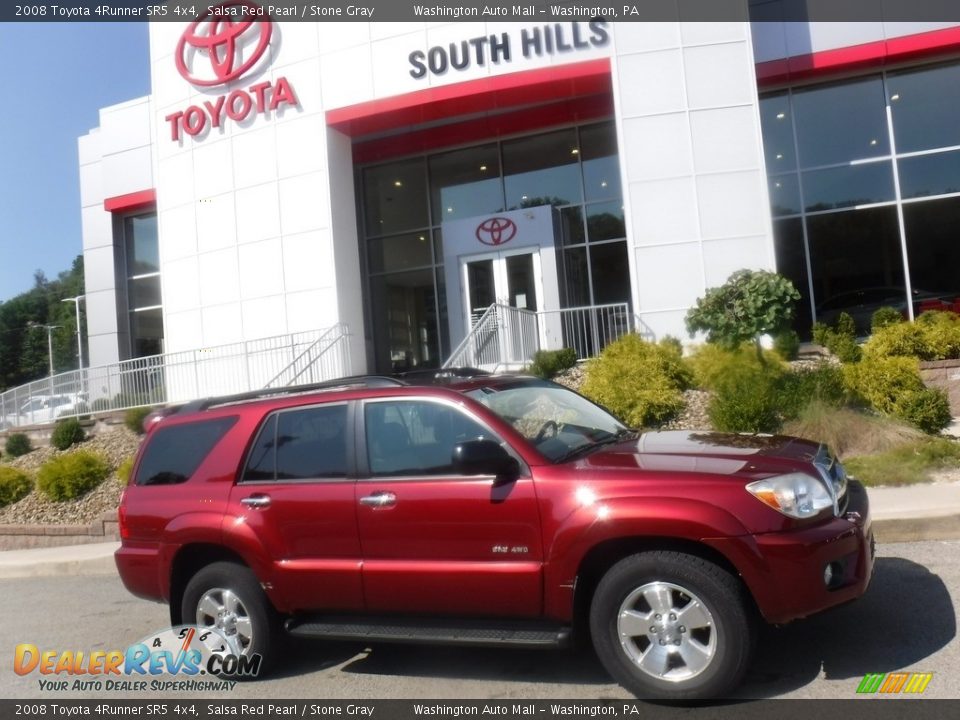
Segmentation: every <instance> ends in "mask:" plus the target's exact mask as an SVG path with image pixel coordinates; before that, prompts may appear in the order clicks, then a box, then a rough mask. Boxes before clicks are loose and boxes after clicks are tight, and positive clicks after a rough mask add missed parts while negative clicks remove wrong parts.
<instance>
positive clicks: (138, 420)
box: [123, 407, 153, 435]
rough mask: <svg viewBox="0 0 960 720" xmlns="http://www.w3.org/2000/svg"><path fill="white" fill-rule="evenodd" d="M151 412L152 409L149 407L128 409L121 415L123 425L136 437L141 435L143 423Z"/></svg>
mask: <svg viewBox="0 0 960 720" xmlns="http://www.w3.org/2000/svg"><path fill="white" fill-rule="evenodd" d="M151 412H153V408H150V407H135V408H130V409H129V410H127V412H125V413H124V415H123V424H124V425H126V426H127V427H128V428H130V430H132V431H133V432H135V433H136V434H137V435H143V432H144V430H143V421H144V420H145V419H146V417H147V415H149V414H150V413H151Z"/></svg>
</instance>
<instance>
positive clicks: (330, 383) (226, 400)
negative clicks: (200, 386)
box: [175, 375, 408, 413]
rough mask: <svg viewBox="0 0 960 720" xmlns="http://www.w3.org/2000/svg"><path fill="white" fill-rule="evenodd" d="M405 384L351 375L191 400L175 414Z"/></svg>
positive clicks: (385, 379)
mask: <svg viewBox="0 0 960 720" xmlns="http://www.w3.org/2000/svg"><path fill="white" fill-rule="evenodd" d="M407 384H408V383H406V382H404V381H403V380H401V379H399V378H393V377H387V376H386V375H351V376H349V377H342V378H336V379H334V380H324V381H323V382H319V383H311V384H309V385H290V386H286V387H278V388H262V389H260V390H251V391H249V392H243V393H236V394H234V395H221V396H219V397H210V398H202V399H200V400H191V401H190V402H188V403H186V404H185V405H181V406H180V407H179V409H177V410H176V411H175V412H177V413H189V412H202V411H204V410H208V409H209V408H211V407H213V406H214V405H228V404H230V403H236V402H244V401H246V400H262V399H265V398H271V397H278V396H282V395H299V394H302V393H308V392H313V391H314V390H330V389H332V388H348V387H365V388H381V387H399V386H403V385H407Z"/></svg>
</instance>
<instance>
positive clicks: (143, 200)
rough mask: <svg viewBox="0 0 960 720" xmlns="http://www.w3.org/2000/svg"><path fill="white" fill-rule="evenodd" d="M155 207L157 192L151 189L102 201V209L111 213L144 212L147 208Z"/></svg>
mask: <svg viewBox="0 0 960 720" xmlns="http://www.w3.org/2000/svg"><path fill="white" fill-rule="evenodd" d="M156 205H157V191H156V190H154V189H153V188H150V189H149V190H138V191H137V192H132V193H127V194H126V195H116V196H114V197H110V198H107V199H106V200H104V201H103V209H104V210H106V211H107V212H112V213H123V212H131V211H133V210H145V209H147V208H148V207H156Z"/></svg>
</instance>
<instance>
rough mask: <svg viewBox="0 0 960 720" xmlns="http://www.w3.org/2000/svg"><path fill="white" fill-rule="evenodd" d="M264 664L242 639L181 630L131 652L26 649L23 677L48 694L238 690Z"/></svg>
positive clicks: (20, 654)
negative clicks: (247, 650)
mask: <svg viewBox="0 0 960 720" xmlns="http://www.w3.org/2000/svg"><path fill="white" fill-rule="evenodd" d="M262 660H263V658H262V656H260V655H259V654H256V653H254V654H251V655H247V654H244V653H243V650H242V648H241V647H239V645H238V641H237V639H236V638H230V637H227V636H225V635H222V634H220V632H218V631H217V630H214V629H212V628H200V627H195V626H193V625H178V626H176V627H172V628H169V629H166V630H161V631H159V632H156V633H153V634H151V635H148V636H147V637H145V638H143V640H140V641H139V642H137V643H134V644H133V645H130V646H129V647H128V648H127V649H126V650H93V651H83V650H48V649H40V648H39V647H37V646H36V645H34V644H32V643H21V644H19V645H17V647H16V649H15V650H14V657H13V670H14V672H15V673H16V674H17V675H32V674H38V675H40V677H39V678H38V681H37V682H38V685H39V689H40V690H42V691H50V692H55V691H64V690H70V691H73V690H87V691H91V690H92V691H111V690H113V691H127V692H130V691H132V692H142V691H146V690H154V691H156V690H159V691H167V692H169V691H178V690H179V691H191V692H192V691H203V690H232V689H233V686H234V685H235V684H236V680H235V679H234V678H237V677H256V676H257V675H258V674H259V672H260V664H261V662H262Z"/></svg>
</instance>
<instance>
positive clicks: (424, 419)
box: [364, 400, 495, 477]
mask: <svg viewBox="0 0 960 720" xmlns="http://www.w3.org/2000/svg"><path fill="white" fill-rule="evenodd" d="M364 425H365V427H366V434H367V459H368V461H369V463H370V472H371V474H372V475H373V476H375V477H390V476H403V475H413V476H424V475H451V474H453V463H452V457H453V450H454V448H455V447H456V446H457V445H459V444H460V443H463V442H467V441H468V440H492V439H495V438H494V437H493V434H492V433H491V432H490V431H489V430H487V429H486V428H485V427H483V426H482V425H481V424H480V423H478V422H477V421H476V420H474V419H473V418H471V417H469V416H467V415H465V414H464V413H463V412H462V411H461V410H458V409H457V408H454V407H451V406H449V405H445V404H443V403H437V402H429V401H426V400H400V401H396V402H394V401H390V402H376V403H369V404H368V405H367V406H366V408H365V411H364Z"/></svg>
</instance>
